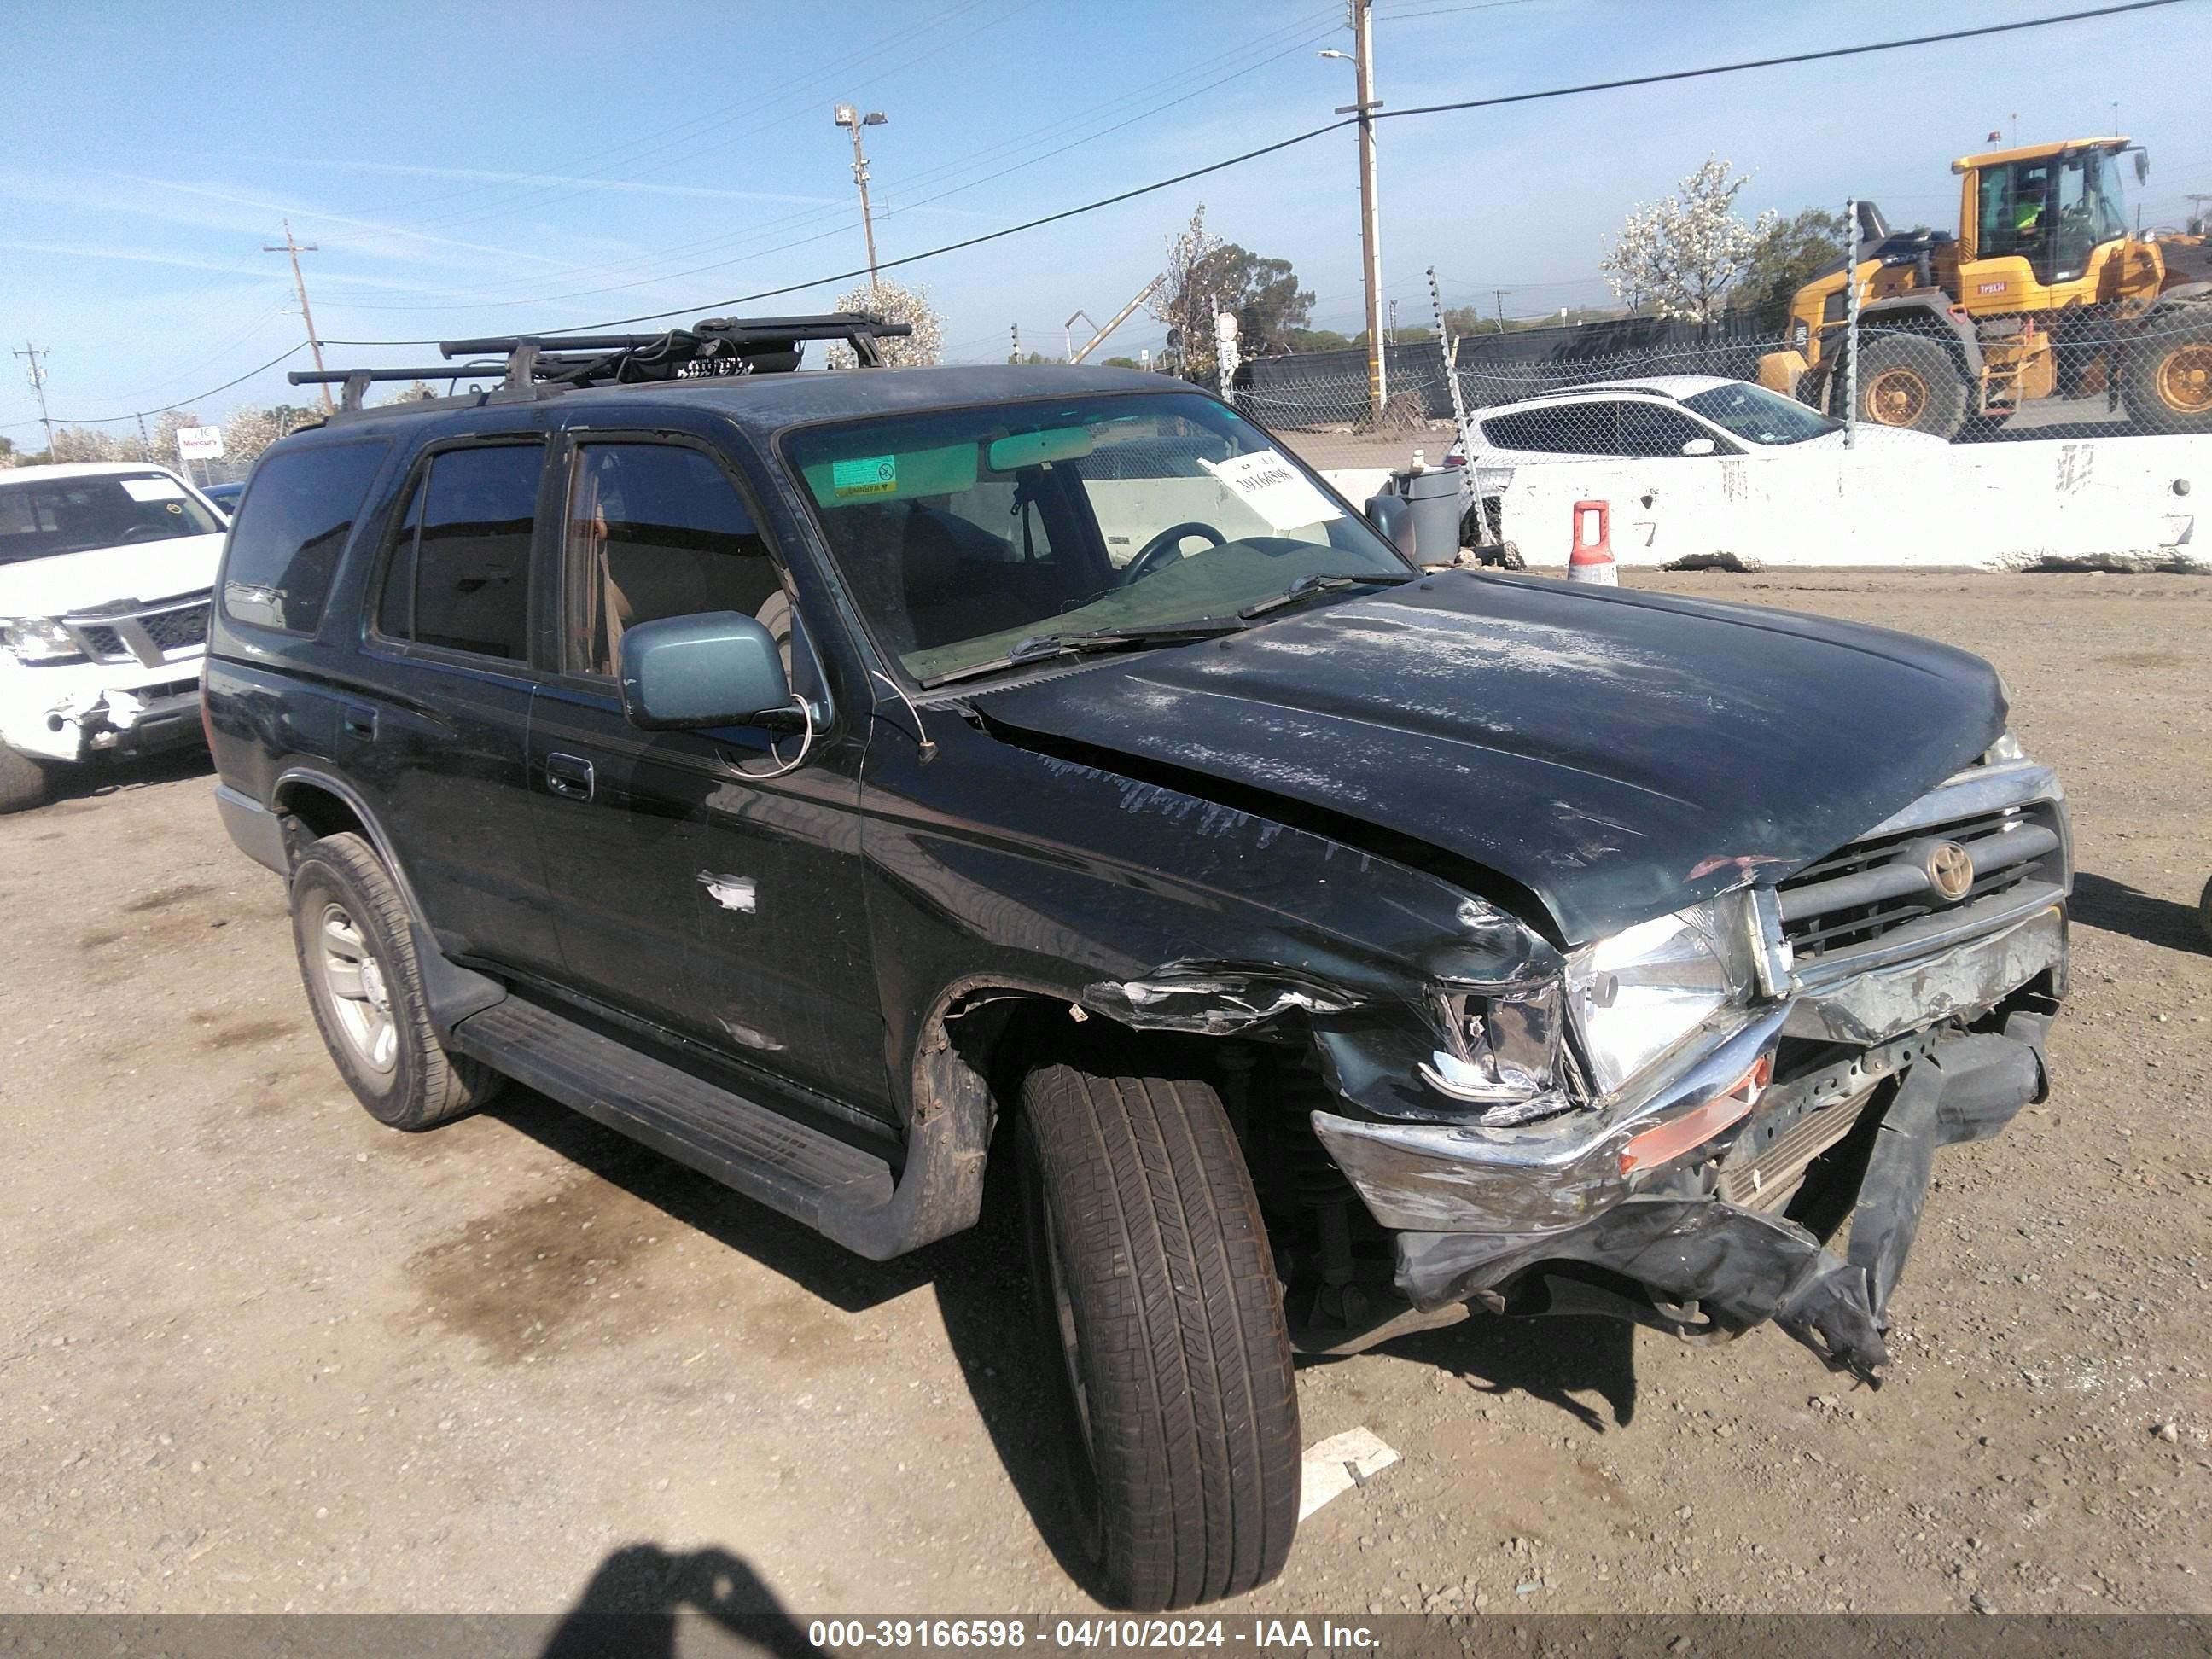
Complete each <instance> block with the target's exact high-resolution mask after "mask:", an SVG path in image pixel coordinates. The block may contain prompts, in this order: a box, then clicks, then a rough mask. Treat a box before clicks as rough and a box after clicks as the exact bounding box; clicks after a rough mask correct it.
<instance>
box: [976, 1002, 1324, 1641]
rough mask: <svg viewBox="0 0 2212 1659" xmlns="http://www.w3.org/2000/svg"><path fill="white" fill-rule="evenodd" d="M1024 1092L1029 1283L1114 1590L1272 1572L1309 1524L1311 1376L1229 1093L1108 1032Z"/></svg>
mask: <svg viewBox="0 0 2212 1659" xmlns="http://www.w3.org/2000/svg"><path fill="white" fill-rule="evenodd" d="M1021 1105H1022V1110H1021V1115H1020V1118H1019V1120H1018V1123H1017V1125H1016V1130H1015V1133H1016V1136H1017V1144H1018V1148H1019V1158H1020V1162H1021V1166H1022V1176H1023V1181H1022V1188H1023V1211H1024V1217H1025V1218H1026V1222H1027V1231H1028V1237H1029V1245H1030V1283H1031V1287H1032V1295H1031V1299H1032V1303H1033V1304H1034V1307H1035V1310H1036V1318H1037V1326H1038V1334H1039V1336H1040V1338H1041V1340H1042V1341H1043V1343H1044V1344H1045V1347H1046V1354H1047V1359H1048V1364H1049V1366H1050V1369H1051V1372H1052V1375H1053V1376H1054V1379H1055V1383H1056V1388H1055V1392H1056V1394H1057V1395H1058V1398H1059V1401H1060V1407H1061V1415H1062V1426H1063V1428H1064V1429H1065V1430H1066V1434H1065V1437H1064V1443H1065V1444H1066V1448H1067V1450H1068V1459H1067V1462H1068V1465H1069V1469H1068V1476H1069V1486H1070V1490H1071V1495H1072V1507H1073V1510H1074V1512H1075V1518H1076V1523H1077V1528H1078V1530H1079V1533H1080V1534H1081V1536H1082V1541H1083V1546H1084V1548H1085V1553H1086V1554H1087V1555H1088V1556H1089V1558H1090V1560H1091V1565H1092V1566H1093V1568H1094V1570H1095V1571H1096V1574H1097V1579H1098V1581H1099V1582H1098V1583H1097V1586H1095V1588H1096V1589H1097V1593H1098V1594H1099V1595H1100V1597H1101V1599H1102V1600H1103V1601H1106V1602H1108V1603H1109V1605H1111V1606H1115V1607H1127V1608H1130V1609H1133V1610H1135V1611H1139V1612H1152V1611H1159V1610H1164V1609H1166V1608H1171V1607H1191V1606H1194V1605H1195V1604H1197V1603H1199V1602H1201V1601H1213V1600H1216V1599H1218V1598H1220V1597H1222V1596H1228V1595H1240V1594H1242V1593H1243V1592H1244V1591H1247V1590H1249V1589H1255V1587H1257V1586H1259V1585H1261V1584H1264V1583H1267V1581H1268V1580H1270V1579H1272V1578H1273V1577H1275V1575H1276V1574H1277V1573H1279V1572H1280V1571H1282V1568H1283V1561H1284V1559H1285V1557H1286V1556H1287V1555H1288V1554H1289V1553H1290V1547H1291V1536H1292V1534H1294V1533H1295V1532H1296V1531H1297V1512H1298V1483H1299V1455H1300V1454H1299V1440H1298V1407H1297V1387H1296V1383H1295V1382H1294V1380H1293V1378H1292V1376H1291V1346H1290V1337H1289V1334H1288V1333H1287V1331H1286V1330H1285V1326H1284V1321H1283V1297H1282V1287H1281V1285H1280V1284H1279V1282H1278V1281H1277V1279H1276V1278H1275V1269H1274V1263H1273V1258H1272V1256H1271V1255H1270V1253H1269V1250H1268V1245H1267V1229H1266V1225H1265V1224H1264V1223H1263V1222H1262V1220H1261V1215H1260V1206H1259V1201H1258V1200H1257V1199H1256V1198H1255V1197H1254V1195H1253V1192H1252V1182H1251V1179H1250V1176H1249V1175H1248V1174H1247V1173H1246V1170H1245V1167H1244V1158H1243V1153H1242V1152H1241V1151H1240V1150H1239V1149H1238V1147H1237V1139H1236V1136H1235V1134H1234V1133H1232V1132H1231V1128H1230V1127H1229V1120H1228V1117H1227V1115H1225V1113H1224V1112H1223V1110H1222V1107H1221V1101H1220V1097H1218V1095H1216V1094H1215V1093H1214V1091H1213V1090H1212V1086H1211V1085H1207V1084H1205V1083H1202V1082H1200V1081H1197V1080H1196V1079H1193V1078H1190V1077H1188V1076H1187V1075H1179V1074H1176V1073H1174V1072H1173V1070H1172V1068H1170V1070H1169V1071H1167V1072H1166V1073H1164V1072H1163V1069H1162V1068H1161V1067H1159V1066H1150V1065H1147V1064H1146V1060H1145V1059H1144V1057H1143V1054H1142V1051H1140V1050H1139V1048H1136V1046H1135V1045H1133V1043H1131V1042H1127V1040H1125V1039H1122V1038H1119V1037H1115V1036H1105V1037H1102V1038H1100V1039H1098V1040H1097V1041H1096V1042H1094V1043H1093V1044H1092V1045H1091V1046H1090V1047H1089V1048H1087V1049H1086V1050H1085V1052H1083V1053H1082V1054H1079V1055H1077V1056H1075V1057H1073V1058H1070V1059H1068V1060H1063V1061H1061V1062H1060V1063H1057V1064H1054V1065H1050V1066H1045V1067H1043V1068H1042V1069H1041V1070H1038V1071H1036V1072H1033V1073H1030V1076H1029V1077H1028V1078H1027V1079H1025V1080H1024V1084H1023V1085H1022V1091H1021Z"/></svg>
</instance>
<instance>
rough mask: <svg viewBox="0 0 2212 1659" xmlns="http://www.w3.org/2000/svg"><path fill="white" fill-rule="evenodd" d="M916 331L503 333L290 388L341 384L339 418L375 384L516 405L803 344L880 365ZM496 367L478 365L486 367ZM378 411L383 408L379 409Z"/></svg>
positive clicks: (685, 373) (780, 356)
mask: <svg viewBox="0 0 2212 1659" xmlns="http://www.w3.org/2000/svg"><path fill="white" fill-rule="evenodd" d="M913 332H914V330H913V328H912V327H911V326H910V325H908V324H905V323H894V322H891V321H890V320H889V319H885V318H882V317H878V316H876V315H875V314H874V313H871V312H866V311H838V312H827V313H823V314H821V315H819V316H812V317H706V318H702V319H700V320H699V321H698V322H696V323H694V324H692V325H691V326H690V327H689V328H670V329H664V330H662V331H660V332H659V333H658V334H568V335H562V334H500V335H486V336H484V337H482V338H480V339H473V340H441V341H440V342H439V343H438V349H439V351H440V352H441V353H442V354H443V355H444V356H446V357H447V358H448V359H453V358H471V359H477V360H479V361H474V362H466V363H455V362H450V361H449V362H446V363H443V364H440V365H438V366H436V367H435V368H352V369H346V368H337V369H295V370H294V371H293V372H292V374H290V376H289V379H290V380H291V382H292V384H293V385H294V386H331V385H343V386H344V387H345V394H344V401H343V413H346V414H349V415H356V414H360V413H362V398H363V394H364V393H366V392H367V391H368V388H369V386H371V385H373V384H374V383H376V382H378V381H389V380H448V381H450V380H459V379H463V378H467V379H471V380H490V379H494V378H496V379H497V380H498V381H499V385H498V386H497V387H496V388H495V389H491V390H489V391H482V392H477V393H475V394H473V395H475V396H476V397H477V400H478V401H479V402H489V403H502V404H503V403H520V402H530V401H534V400H536V399H538V398H551V397H557V396H559V395H560V394H561V393H562V392H571V391H575V390H578V389H580V388H582V387H585V386H606V385H642V384H648V383H653V382H657V381H669V380H713V379H720V378H722V377H724V376H729V375H738V374H788V373H789V372H791V371H792V370H793V369H796V368H798V367H799V357H800V353H801V349H802V347H803V345H804V343H805V342H806V341H808V340H836V341H841V342H842V343H844V344H845V346H846V347H847V348H848V349H850V350H851V352H852V354H853V358H854V362H857V363H859V364H860V366H861V367H862V368H882V367H883V366H884V352H883V347H882V342H883V341H885V340H896V339H902V338H904V337H907V336H908V335H910V334H912V333H913ZM494 359H496V360H501V361H484V360H494ZM377 412H379V413H381V412H383V411H382V410H379V411H377Z"/></svg>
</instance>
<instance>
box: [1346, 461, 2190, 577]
mask: <svg viewBox="0 0 2212 1659" xmlns="http://www.w3.org/2000/svg"><path fill="white" fill-rule="evenodd" d="M1872 436H1873V438H1874V439H1875V441H1873V442H1869V443H1867V444H1865V445H1863V447H1859V448H1856V449H1853V450H1850V451H1844V450H1840V449H1837V448H1832V447H1826V446H1824V447H1823V448H1822V449H1821V451H1820V452H1819V453H1815V454H1811V455H1802V456H1790V455H1787V454H1768V455H1765V456H1760V457H1755V458H1754V457H1744V458H1736V457H1721V458H1711V457H1703V456H1682V457H1679V458H1678V457H1664V458H1661V459H1637V458H1627V457H1619V458H1615V457H1607V458H1604V459H1592V460H1589V461H1548V462H1543V463H1539V464H1536V465H1518V466H1513V467H1501V468H1495V469H1493V468H1490V467H1484V468H1483V469H1481V472H1480V480H1481V488H1482V489H1483V490H1484V492H1485V493H1486V494H1496V495H1498V500H1499V504H1500V516H1501V520H1502V523H1503V526H1504V536H1505V538H1506V539H1507V540H1508V541H1510V542H1512V543H1514V544H1516V546H1517V547H1518V548H1519V549H1520V551H1521V554H1522V557H1523V558H1524V559H1526V560H1527V561H1528V563H1529V564H1530V565H1532V566H1534V567H1537V568H1544V567H1547V566H1561V567H1564V566H1565V563H1566V562H1567V554H1568V551H1569V550H1570V549H1571V546H1572V545H1573V510H1574V504H1575V503H1576V502H1577V501H1607V502H1609V503H1610V504H1611V506H1612V509H1613V511H1612V514H1611V517H1612V540H1613V557H1614V558H1615V559H1616V560H1618V561H1619V562H1620V563H1622V564H1624V565H1640V566H1646V567H1650V566H1659V565H1668V564H1674V563H1678V562H1685V561H1688V562H1699V561H1705V560H1712V561H1718V562H1729V563H1741V564H1742V565H1744V566H1746V567H1747V568H1765V567H1776V566H1784V565H1885V566H1906V567H1910V566H1916V565H1917V566H1961V565H1964V566H1972V567H1979V568H1988V569H2031V568H2037V567H2050V566H2078V567H2083V568H2111V569H2130V570H2144V569H2178V570H2212V527H2208V529H2207V532H2206V533H2205V534H2203V535H2200V534H2199V533H2198V524H2197V519H2198V514H2199V512H2200V508H2199V507H2198V501H2199V500H2200V492H2202V491H2203V490H2206V489H2212V436H2198V437H2114V438H2065V439H2039V440H2022V441H2015V442H1998V443H1981V444H1953V445H1948V446H1943V447H1937V446H1935V445H1918V444H1915V445H1910V446H1887V445H1884V444H1882V443H1881V441H1880V440H1881V436H1882V435H1881V434H1879V433H1877V434H1874V435H1872ZM1326 476H1327V477H1328V479H1329V481H1330V483H1333V484H1334V485H1335V486H1336V488H1337V489H1339V490H1340V492H1341V493H1342V494H1343V495H1346V497H1347V498H1348V499H1350V500H1351V501H1352V502H1353V503H1354V504H1357V503H1358V502H1360V501H1364V500H1366V498H1367V497H1368V496H1369V495H1372V494H1374V493H1375V490H1376V488H1377V487H1379V480H1381V479H1382V478H1383V477H1387V476H1388V474H1387V473H1386V472H1384V471H1382V470H1380V469H1374V468H1354V469H1346V470H1345V471H1337V472H1330V473H1328V474H1327V475H1326Z"/></svg>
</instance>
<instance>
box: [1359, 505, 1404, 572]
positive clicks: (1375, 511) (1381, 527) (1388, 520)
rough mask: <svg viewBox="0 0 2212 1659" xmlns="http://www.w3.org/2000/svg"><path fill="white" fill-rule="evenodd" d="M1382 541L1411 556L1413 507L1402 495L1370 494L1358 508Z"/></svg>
mask: <svg viewBox="0 0 2212 1659" xmlns="http://www.w3.org/2000/svg"><path fill="white" fill-rule="evenodd" d="M1360 511H1361V512H1362V513H1364V514H1365V515H1366V518H1367V522H1368V523H1370V524H1371V525H1373V526H1375V528H1376V531H1377V532H1380V533H1381V535H1382V538H1383V540H1384V541H1386V542H1388V543H1389V544H1390V545H1391V546H1393V547H1395V548H1396V549H1397V550H1399V551H1400V552H1401V553H1403V554H1404V555H1405V556H1407V558H1409V559H1410V558H1412V557H1413V507H1411V506H1410V505H1408V504H1407V501H1406V498H1405V497H1404V496H1402V495H1370V496H1369V497H1368V498H1367V505H1366V506H1365V507H1362V508H1361V509H1360Z"/></svg>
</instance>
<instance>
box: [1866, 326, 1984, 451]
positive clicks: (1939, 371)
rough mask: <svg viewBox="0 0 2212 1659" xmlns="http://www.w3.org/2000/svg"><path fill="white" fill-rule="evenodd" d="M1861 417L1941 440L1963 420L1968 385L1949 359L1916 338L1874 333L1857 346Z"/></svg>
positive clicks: (1933, 345) (1938, 348)
mask: <svg viewBox="0 0 2212 1659" xmlns="http://www.w3.org/2000/svg"><path fill="white" fill-rule="evenodd" d="M1858 398H1859V418H1860V419H1861V420H1863V421H1872V422H1875V423H1877V424H1878V425H1881V426H1901V427H1909V428H1911V429H1912V430H1913V431H1915V432H1929V433H1933V434H1934V435H1936V436H1937V437H1939V438H1942V439H1945V440H1947V441H1948V440H1949V439H1952V438H1955V437H1957V436H1958V435H1959V428H1960V426H1961V425H1962V424H1963V423H1964V422H1965V421H1966V381H1965V380H1961V379H1960V375H1959V371H1958V368H1957V367H1956V366H1955V365H1954V363H1953V362H1952V359H1951V354H1950V353H1949V352H1948V351H1946V350H1944V349H1943V348H1942V346H1940V345H1938V344H1936V342H1935V341H1933V340H1928V339H1923V338H1922V337H1920V336H1918V335H1917V334H1877V335H1875V336H1873V337H1869V338H1866V339H1863V341H1862V343H1861V344H1860V346H1859V390H1858Z"/></svg>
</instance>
